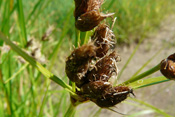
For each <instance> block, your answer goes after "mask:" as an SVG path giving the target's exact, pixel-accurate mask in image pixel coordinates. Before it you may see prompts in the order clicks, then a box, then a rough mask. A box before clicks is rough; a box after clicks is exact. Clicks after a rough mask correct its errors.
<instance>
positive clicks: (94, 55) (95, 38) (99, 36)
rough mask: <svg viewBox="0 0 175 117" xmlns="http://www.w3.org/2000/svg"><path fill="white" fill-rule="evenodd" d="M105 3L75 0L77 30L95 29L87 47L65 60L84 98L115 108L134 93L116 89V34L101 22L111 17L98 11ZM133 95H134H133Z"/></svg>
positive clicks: (117, 59) (81, 47)
mask: <svg viewBox="0 0 175 117" xmlns="http://www.w3.org/2000/svg"><path fill="white" fill-rule="evenodd" d="M102 2H103V0H75V12H74V16H75V19H76V24H75V25H76V27H77V29H79V30H81V31H87V30H92V29H93V28H94V27H96V26H97V27H96V29H95V32H94V33H93V35H92V36H91V40H90V42H89V43H88V44H85V45H83V46H80V47H78V48H77V49H75V50H74V51H73V52H72V53H71V55H70V56H69V57H68V58H67V60H66V74H67V76H68V78H69V79H70V80H71V81H72V82H75V84H76V86H77V87H78V88H79V90H76V93H77V94H78V95H79V96H80V97H81V99H84V101H85V100H91V101H93V102H94V103H96V104H97V105H98V106H99V107H102V108H107V107H112V106H114V105H116V104H118V103H120V102H121V101H123V100H125V99H126V98H127V97H128V95H129V94H130V93H131V94H133V90H132V89H131V88H129V87H128V86H113V85H112V83H111V82H110V78H111V77H112V76H114V77H117V74H118V68H117V62H118V61H120V57H119V55H118V54H117V53H116V51H114V48H115V40H116V39H115V35H114V33H113V31H112V30H111V29H110V27H109V26H108V25H106V24H104V23H101V24H100V22H101V21H102V20H103V19H104V18H106V17H108V16H110V15H109V14H107V15H103V14H102V13H100V11H99V9H100V6H101V4H102ZM133 95H134V94H133Z"/></svg>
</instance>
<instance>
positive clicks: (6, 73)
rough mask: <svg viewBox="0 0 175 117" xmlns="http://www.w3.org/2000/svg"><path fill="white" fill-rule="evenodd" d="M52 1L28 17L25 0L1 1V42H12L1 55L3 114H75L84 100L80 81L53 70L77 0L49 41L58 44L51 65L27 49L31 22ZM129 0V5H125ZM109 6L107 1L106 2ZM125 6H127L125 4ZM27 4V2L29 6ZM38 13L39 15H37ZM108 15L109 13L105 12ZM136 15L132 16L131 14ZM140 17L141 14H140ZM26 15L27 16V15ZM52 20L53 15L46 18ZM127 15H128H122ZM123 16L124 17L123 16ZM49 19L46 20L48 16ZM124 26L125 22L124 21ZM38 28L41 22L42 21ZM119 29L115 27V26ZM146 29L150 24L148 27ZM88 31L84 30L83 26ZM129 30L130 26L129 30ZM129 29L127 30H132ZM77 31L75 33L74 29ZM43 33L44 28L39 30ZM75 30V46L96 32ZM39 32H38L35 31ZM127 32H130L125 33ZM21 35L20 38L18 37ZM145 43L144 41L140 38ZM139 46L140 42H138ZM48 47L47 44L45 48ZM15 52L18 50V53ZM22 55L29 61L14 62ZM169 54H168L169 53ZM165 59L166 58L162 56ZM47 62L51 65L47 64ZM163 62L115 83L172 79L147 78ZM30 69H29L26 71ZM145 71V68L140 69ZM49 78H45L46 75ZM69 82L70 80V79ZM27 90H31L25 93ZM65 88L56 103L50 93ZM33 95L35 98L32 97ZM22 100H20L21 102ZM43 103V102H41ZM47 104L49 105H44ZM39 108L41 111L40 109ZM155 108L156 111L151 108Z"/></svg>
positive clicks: (143, 83) (132, 84) (144, 83)
mask: <svg viewBox="0 0 175 117" xmlns="http://www.w3.org/2000/svg"><path fill="white" fill-rule="evenodd" d="M49 3H50V2H49V1H46V2H45V1H42V0H38V1H37V2H36V4H35V5H34V7H33V9H32V11H31V12H30V13H29V14H28V17H27V18H26V17H25V12H24V8H25V6H23V1H22V0H18V1H17V2H16V1H15V2H14V1H12V0H9V1H7V2H3V1H0V8H1V9H2V6H5V7H4V8H5V9H4V10H3V11H4V12H3V13H4V14H3V15H2V16H3V21H2V23H1V31H0V45H5V44H6V45H8V46H7V48H8V52H7V53H2V52H1V54H2V55H3V56H1V64H0V82H1V85H0V86H1V88H2V91H3V92H1V93H3V95H4V97H3V99H4V100H5V102H2V100H1V103H0V108H1V109H0V110H1V112H0V115H2V116H5V115H12V116H18V115H21V116H22V115H26V113H31V114H30V116H36V115H38V116H43V112H44V111H45V110H49V112H48V113H47V112H46V113H45V114H46V115H47V114H48V116H49V115H50V114H52V115H51V116H56V115H58V113H60V112H61V111H62V113H63V115H64V116H65V117H68V116H75V113H76V107H77V106H78V105H79V104H81V103H82V101H81V100H83V99H82V97H81V96H79V95H78V94H77V92H76V91H77V90H80V89H79V88H77V86H76V84H75V83H74V82H72V81H66V80H65V79H67V77H66V76H65V77H64V78H63V77H58V76H59V75H54V74H53V73H52V72H51V71H52V69H53V67H54V64H55V62H56V58H57V53H58V52H59V51H62V50H60V46H61V45H62V44H64V43H63V39H64V38H65V37H66V34H70V33H72V32H71V31H70V30H69V27H70V26H69V25H68V24H69V22H70V19H71V18H72V17H73V16H72V9H73V2H72V5H71V7H72V8H70V10H68V11H67V16H66V17H65V18H63V19H62V20H61V22H62V23H60V24H63V26H62V27H63V29H62V33H61V34H60V35H59V41H57V42H54V43H53V45H52V44H51V45H48V48H49V46H50V47H54V49H53V51H52V52H51V54H50V55H49V57H48V60H49V61H50V63H49V65H47V64H46V63H45V64H41V63H40V62H38V61H39V60H38V59H37V58H35V57H34V56H32V54H30V55H29V54H28V53H26V51H24V50H27V49H28V48H27V44H28V42H29V39H28V38H29V37H28V36H27V35H28V32H27V31H29V30H32V28H33V27H29V26H30V25H34V24H35V22H36V20H37V18H38V16H39V14H40V13H41V12H42V10H43V9H45V8H47V7H48V5H49ZM114 3H115V1H114V0H112V1H111V3H109V6H108V7H107V9H109V10H110V9H111V8H112V6H111V5H112V4H114ZM118 3H120V4H123V9H125V10H126V11H125V12H126V14H125V15H131V13H132V12H129V11H127V9H126V8H125V7H126V6H127V2H123V3H122V2H121V1H119V2H118ZM125 4H126V6H125ZM104 6H105V5H104ZM124 6H125V7H124ZM26 7H27V6H26ZM15 13H16V14H17V15H16V16H17V17H15V18H14V19H13V21H14V22H15V23H16V24H17V29H16V30H17V31H18V32H19V33H17V34H15V35H14V36H12V35H11V33H10V31H13V25H15V24H12V23H11V22H10V21H11V20H12V19H11V18H13V17H12V14H15ZM111 15H112V14H109V15H108V16H111ZM35 16H36V17H35ZM105 17H107V16H105ZM130 17H132V16H130ZM136 17H138V16H136ZM25 18H26V19H25ZM46 19H48V20H49V16H48V17H47V18H46ZM122 19H124V18H122ZM119 20H120V19H119ZM44 21H45V20H44ZM38 24H40V25H42V24H43V25H44V23H43V22H38ZM60 24H59V26H60V27H61V25H60ZM123 26H124V23H123ZM38 28H40V27H39V25H38ZM114 29H115V27H114ZM118 29H119V31H121V32H122V30H124V29H125V28H123V29H122V28H121V27H118ZM55 30H56V29H54V30H53V31H55ZM145 30H146V28H145ZM83 31H84V30H83ZM127 31H128V30H127ZM130 31H132V30H129V31H128V32H127V33H130ZM74 32H75V33H74ZM38 33H39V34H40V33H41V32H38ZM73 33H74V34H75V37H76V38H75V40H74V44H73V45H74V46H75V48H77V47H79V46H82V45H84V44H87V43H88V40H89V38H90V35H92V32H90V31H87V32H81V31H80V30H78V29H75V28H73ZM33 34H35V32H34V33H33ZM120 34H122V35H123V34H124V32H122V33H120ZM125 34H126V33H125ZM122 35H120V37H121V39H124V38H125V36H126V35H125V36H122ZM18 38H19V40H18ZM45 43H46V42H44V41H43V42H42V45H44V44H45ZM140 43H141V42H140ZM138 46H139V45H138ZM42 49H43V50H42V51H44V50H45V48H42ZM136 50H137V48H136V49H135V51H134V52H133V54H132V55H131V57H130V59H129V60H128V62H126V65H125V66H124V68H123V70H122V71H121V72H120V73H119V78H120V77H121V76H122V73H123V72H125V71H124V69H125V67H126V66H127V64H128V63H129V62H132V61H131V59H132V57H133V56H134V54H135V52H136ZM14 52H15V53H14ZM16 53H17V55H19V56H21V57H22V58H23V59H24V60H25V61H23V62H25V63H24V64H23V63H20V62H17V61H16V62H14V57H15V55H16ZM165 58H166V57H165ZM162 59H163V58H162ZM46 66H47V67H46ZM160 66H161V63H160V62H158V63H157V65H156V66H155V67H153V68H151V69H149V70H147V71H145V72H143V73H140V72H137V73H136V74H134V75H133V76H132V77H131V78H129V79H128V80H127V81H125V82H123V83H121V84H115V85H116V86H128V87H130V88H132V89H134V90H136V89H138V88H143V87H147V86H150V85H156V84H159V83H162V82H167V81H170V80H169V79H167V78H166V77H164V76H159V77H154V78H147V79H143V78H145V77H146V76H149V75H151V74H153V73H155V72H157V71H159V70H160ZM25 69H26V71H25ZM140 71H141V70H140ZM41 74H42V75H43V76H44V77H45V78H46V79H43V78H42V77H43V76H42V75H41ZM25 75H28V77H27V78H28V80H27V81H28V82H29V83H28V85H27V86H28V87H30V89H29V90H28V89H27V87H26V86H24V85H23V84H24V83H25V79H22V78H21V77H25ZM49 80H51V81H53V82H52V83H55V84H57V85H59V86H61V87H62V88H63V89H64V90H53V91H52V90H51V88H50V84H51V82H49ZM68 82H69V83H68ZM15 83H17V85H18V86H16V87H17V89H13V87H14V86H15ZM40 83H43V84H44V85H43V88H45V90H46V91H45V90H41V93H40V94H38V92H39V91H40V90H35V89H36V88H37V87H39V86H40ZM14 92H18V93H16V94H15V93H14ZM25 92H27V93H25ZM60 92H61V96H60V97H59V101H58V104H54V103H53V99H52V98H49V96H50V97H51V95H53V96H54V95H55V93H60ZM67 92H69V94H70V95H71V97H73V98H74V99H76V100H77V102H76V104H75V105H72V103H69V104H70V106H69V107H68V106H66V105H65V104H64V103H66V102H67V100H66V99H67V97H68V96H69V95H68V93H67ZM24 94H25V95H24ZM39 95H43V97H41V96H39ZM14 96H15V97H19V99H14V98H13V97H14ZM30 97H32V98H30ZM39 98H43V100H42V101H41V102H37V99H39ZM28 100H29V101H30V103H28ZM133 100H134V101H135V102H138V103H142V104H144V105H145V106H146V107H149V109H150V108H151V109H153V110H154V111H155V112H157V113H158V114H161V115H164V116H171V115H168V114H167V113H165V112H163V111H162V110H159V109H157V108H156V107H153V106H152V105H150V104H146V103H145V102H142V101H139V100H137V99H133ZM18 101H20V102H18ZM46 102H49V108H47V107H46ZM69 102H70V100H69ZM3 104H6V108H4V107H3ZM25 105H28V106H29V105H30V106H31V107H33V108H34V109H33V110H32V109H29V110H25ZM38 105H39V106H38ZM44 107H45V108H44ZM55 107H57V108H63V109H62V110H60V109H57V110H54V108H55ZM3 110H7V111H6V112H7V113H5V112H3ZM38 111H39V112H38ZM100 112H101V109H99V110H98V111H97V112H96V113H95V114H94V115H99V113H100ZM149 112H152V111H149ZM143 113H145V111H144V112H143Z"/></svg>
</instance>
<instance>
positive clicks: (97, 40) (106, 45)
mask: <svg viewBox="0 0 175 117" xmlns="http://www.w3.org/2000/svg"><path fill="white" fill-rule="evenodd" d="M91 39H92V40H93V41H94V44H95V45H96V46H97V47H98V49H97V55H96V56H97V57H103V56H104V55H106V53H107V52H108V50H109V49H110V48H112V47H114V45H115V35H114V34H113V31H112V30H110V29H109V27H108V26H107V25H106V24H100V25H99V26H98V27H97V29H96V30H95V32H94V34H93V35H92V37H91Z"/></svg>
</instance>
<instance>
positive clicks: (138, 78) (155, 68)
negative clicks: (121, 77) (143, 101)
mask: <svg viewBox="0 0 175 117" xmlns="http://www.w3.org/2000/svg"><path fill="white" fill-rule="evenodd" d="M158 70H160V64H158V65H156V66H155V67H153V68H151V69H149V70H147V71H146V72H143V73H142V74H140V75H138V76H135V77H132V78H130V79H129V80H127V81H125V82H123V84H129V83H132V82H134V81H137V80H140V79H142V78H144V77H146V76H148V75H150V74H153V73H154V72H156V71H158Z"/></svg>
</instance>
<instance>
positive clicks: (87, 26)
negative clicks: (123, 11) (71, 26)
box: [74, 0, 113, 31]
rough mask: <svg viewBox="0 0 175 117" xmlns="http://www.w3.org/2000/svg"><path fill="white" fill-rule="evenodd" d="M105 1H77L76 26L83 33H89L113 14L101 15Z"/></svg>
mask: <svg viewBox="0 0 175 117" xmlns="http://www.w3.org/2000/svg"><path fill="white" fill-rule="evenodd" d="M102 3H103V0H75V11H74V16H75V21H76V22H75V26H76V28H77V29H79V30H81V31H89V30H92V29H93V28H94V27H96V26H97V25H98V24H99V23H100V22H101V21H102V20H103V19H105V18H107V17H110V16H112V15H113V13H109V14H103V13H100V7H101V5H102Z"/></svg>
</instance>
